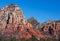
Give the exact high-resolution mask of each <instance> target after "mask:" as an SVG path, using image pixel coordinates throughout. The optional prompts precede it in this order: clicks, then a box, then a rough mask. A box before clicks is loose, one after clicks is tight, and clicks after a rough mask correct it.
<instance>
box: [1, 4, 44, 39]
mask: <svg viewBox="0 0 60 41" xmlns="http://www.w3.org/2000/svg"><path fill="white" fill-rule="evenodd" d="M0 33H1V35H2V36H3V37H6V38H13V37H15V38H16V39H20V38H25V39H29V38H32V36H34V37H36V38H44V35H43V34H42V33H41V32H40V31H39V30H38V29H33V26H32V25H31V24H30V23H28V22H27V21H26V19H25V17H24V15H23V12H22V11H21V9H20V8H19V7H18V6H16V5H14V4H10V5H8V6H6V7H5V8H2V9H0Z"/></svg>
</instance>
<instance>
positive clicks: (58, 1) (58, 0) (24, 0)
mask: <svg viewBox="0 0 60 41" xmlns="http://www.w3.org/2000/svg"><path fill="white" fill-rule="evenodd" d="M8 4H17V5H18V6H19V7H20V8H21V9H22V11H23V13H24V15H25V17H26V19H28V18H30V17H34V18H35V19H37V20H38V21H39V22H44V21H47V20H60V0H0V8H2V7H5V6H6V5H8Z"/></svg>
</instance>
